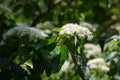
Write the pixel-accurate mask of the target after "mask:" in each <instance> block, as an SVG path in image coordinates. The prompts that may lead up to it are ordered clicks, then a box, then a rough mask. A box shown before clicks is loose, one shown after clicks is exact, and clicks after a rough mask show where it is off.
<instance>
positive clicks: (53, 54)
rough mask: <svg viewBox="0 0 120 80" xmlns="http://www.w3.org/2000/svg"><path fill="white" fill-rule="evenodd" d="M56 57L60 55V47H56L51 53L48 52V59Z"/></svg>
mask: <svg viewBox="0 0 120 80" xmlns="http://www.w3.org/2000/svg"><path fill="white" fill-rule="evenodd" d="M57 55H60V46H56V47H55V48H54V49H53V51H51V52H50V58H51V59H53V58H55V57H56V56H57Z"/></svg>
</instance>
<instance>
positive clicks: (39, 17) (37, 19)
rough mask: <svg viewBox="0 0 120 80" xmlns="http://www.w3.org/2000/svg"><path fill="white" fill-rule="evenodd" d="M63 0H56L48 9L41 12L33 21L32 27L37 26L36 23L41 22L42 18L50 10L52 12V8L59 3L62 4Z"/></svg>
mask: <svg viewBox="0 0 120 80" xmlns="http://www.w3.org/2000/svg"><path fill="white" fill-rule="evenodd" d="M61 2H62V0H56V1H55V2H54V3H53V4H49V5H48V7H47V9H45V11H44V12H43V13H41V14H39V15H38V16H37V17H36V18H35V19H34V20H33V22H32V24H31V27H35V26H36V24H37V23H38V22H39V20H40V19H42V18H43V17H44V16H45V15H46V14H48V12H50V11H51V10H52V9H54V8H55V7H56V6H57V5H58V4H60V3H61Z"/></svg>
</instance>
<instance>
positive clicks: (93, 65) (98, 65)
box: [87, 58, 109, 72]
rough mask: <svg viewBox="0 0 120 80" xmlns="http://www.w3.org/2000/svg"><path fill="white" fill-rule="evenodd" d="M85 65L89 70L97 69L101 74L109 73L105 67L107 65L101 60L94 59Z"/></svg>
mask: <svg viewBox="0 0 120 80" xmlns="http://www.w3.org/2000/svg"><path fill="white" fill-rule="evenodd" d="M87 65H88V66H89V67H90V69H97V70H101V71H103V72H108V71H109V67H108V66H107V63H106V62H105V60H104V59H103V58H95V59H92V60H89V61H88V63H87Z"/></svg>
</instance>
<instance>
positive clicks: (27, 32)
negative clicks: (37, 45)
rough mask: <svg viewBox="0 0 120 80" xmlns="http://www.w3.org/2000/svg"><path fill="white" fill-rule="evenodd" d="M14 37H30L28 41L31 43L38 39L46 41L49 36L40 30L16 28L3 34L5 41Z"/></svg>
mask: <svg viewBox="0 0 120 80" xmlns="http://www.w3.org/2000/svg"><path fill="white" fill-rule="evenodd" d="M14 35H15V36H17V37H18V38H20V37H25V36H28V40H31V41H36V39H45V38H46V37H47V35H46V34H45V33H44V32H43V31H42V30H40V29H37V28H31V27H23V26H16V27H14V28H12V29H10V30H8V31H7V32H6V33H5V34H3V40H5V39H7V38H8V37H10V36H14Z"/></svg>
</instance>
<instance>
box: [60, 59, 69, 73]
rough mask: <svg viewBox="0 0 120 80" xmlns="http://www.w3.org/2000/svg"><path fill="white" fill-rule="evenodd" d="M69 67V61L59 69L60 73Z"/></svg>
mask: <svg viewBox="0 0 120 80" xmlns="http://www.w3.org/2000/svg"><path fill="white" fill-rule="evenodd" d="M69 66H70V61H68V60H66V61H65V62H64V64H63V65H62V67H61V71H62V72H66V71H67V70H68V68H69Z"/></svg>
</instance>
